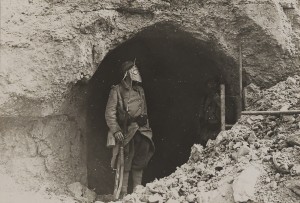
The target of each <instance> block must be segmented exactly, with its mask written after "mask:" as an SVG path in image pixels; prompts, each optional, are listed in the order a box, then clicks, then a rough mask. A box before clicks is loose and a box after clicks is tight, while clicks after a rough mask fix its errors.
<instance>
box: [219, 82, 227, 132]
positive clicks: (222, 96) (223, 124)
mask: <svg viewBox="0 0 300 203" xmlns="http://www.w3.org/2000/svg"><path fill="white" fill-rule="evenodd" d="M220 95H221V131H224V130H226V123H225V122H226V121H225V85H224V84H221V85H220Z"/></svg>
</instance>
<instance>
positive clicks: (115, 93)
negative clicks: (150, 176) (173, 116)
mask: <svg viewBox="0 0 300 203" xmlns="http://www.w3.org/2000/svg"><path fill="white" fill-rule="evenodd" d="M126 110H128V114H129V116H130V117H131V118H136V117H137V116H139V115H141V114H147V105H146V99H145V94H144V90H143V88H142V87H141V86H138V85H134V86H133V87H132V88H130V86H129V85H127V84H126V82H125V81H124V80H122V81H121V83H120V84H118V85H115V86H113V87H112V89H111V91H110V94H109V98H108V102H107V105H106V111H105V119H106V123H107V125H108V127H109V131H108V138H107V147H113V156H112V160H111V166H112V167H113V168H114V167H115V162H116V157H117V155H118V150H119V144H118V143H116V141H115V138H114V134H115V133H116V132H119V131H121V132H122V133H123V134H124V129H123V128H124V127H123V122H124V117H125V111H126ZM137 130H138V131H140V132H141V134H142V135H144V136H145V137H147V138H148V139H149V140H150V141H151V144H152V147H151V148H152V150H151V152H150V153H149V155H148V156H149V157H146V158H149V159H150V158H151V157H152V155H153V153H154V150H155V148H154V144H153V141H152V130H151V128H150V127H149V122H148V121H147V124H146V125H145V126H143V127H139V126H138V124H137V123H136V122H131V123H130V124H129V125H128V130H127V131H128V132H127V134H126V135H125V140H124V145H126V144H128V143H129V142H130V140H131V139H132V138H133V136H134V134H135V133H136V131H137Z"/></svg>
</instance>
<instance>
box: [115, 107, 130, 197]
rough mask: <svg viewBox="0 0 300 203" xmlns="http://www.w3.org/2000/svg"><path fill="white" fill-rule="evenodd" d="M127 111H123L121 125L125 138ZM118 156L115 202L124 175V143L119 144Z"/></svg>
mask: <svg viewBox="0 0 300 203" xmlns="http://www.w3.org/2000/svg"><path fill="white" fill-rule="evenodd" d="M128 117H129V114H128V111H125V119H124V123H123V131H124V133H123V135H124V136H125V137H126V134H127V132H128V129H127V123H128ZM119 145H120V147H119V155H118V163H117V171H116V176H115V187H114V198H115V200H117V199H119V196H120V192H121V188H122V185H123V175H124V142H123V141H122V142H120V143H119Z"/></svg>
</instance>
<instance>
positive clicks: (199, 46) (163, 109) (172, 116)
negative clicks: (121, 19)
mask: <svg viewBox="0 0 300 203" xmlns="http://www.w3.org/2000/svg"><path fill="white" fill-rule="evenodd" d="M135 58H136V63H137V66H138V67H139V69H140V72H141V75H142V79H143V87H144V90H145V94H146V99H147V106H148V114H149V121H150V125H151V128H152V130H153V134H154V138H153V140H154V143H155V145H156V152H155V155H154V157H153V158H152V160H151V162H150V163H149V166H148V168H147V169H146V170H145V173H144V177H143V182H144V183H146V182H149V181H151V180H154V179H155V178H161V177H164V176H166V175H169V174H170V173H172V172H173V171H174V170H175V169H176V167H177V166H180V165H182V164H183V163H185V162H186V161H187V160H188V158H189V155H190V148H191V146H192V145H193V144H194V143H201V144H205V141H203V139H201V137H202V138H203V135H202V134H201V131H200V132H199V119H198V112H199V109H200V108H203V107H201V105H200V103H201V102H202V101H203V99H204V98H205V97H206V96H207V95H208V94H210V93H211V91H212V90H209V89H208V83H209V82H210V81H216V82H217V83H218V85H219V84H220V83H225V85H226V91H227V93H226V94H227V95H226V98H227V99H226V108H227V110H226V112H227V117H226V120H227V123H234V122H235V120H236V118H235V108H234V106H235V100H234V95H235V94H236V93H237V92H236V90H235V89H234V88H235V87H237V86H238V85H237V84H238V83H237V79H236V78H234V77H235V71H236V68H237V66H236V64H235V62H234V60H233V59H231V58H229V57H227V56H225V55H224V54H223V53H222V52H221V51H218V50H217V49H216V48H215V45H214V44H212V43H209V42H203V41H200V40H197V39H195V38H193V37H192V36H190V35H189V34H188V33H186V32H183V31H180V30H178V29H176V28H175V27H173V26H170V25H157V26H153V27H151V28H147V29H145V30H144V31H142V32H140V33H138V34H137V35H136V36H135V37H134V38H132V39H130V40H128V41H126V42H125V43H123V44H122V45H120V46H118V47H117V48H115V49H114V50H112V51H111V52H110V53H109V54H107V56H106V57H105V59H104V60H103V62H102V63H101V64H100V65H99V67H98V70H97V71H96V73H95V74H94V76H93V78H92V79H91V80H90V82H89V89H88V91H89V98H88V109H87V135H88V138H87V139H88V140H87V142H88V146H87V156H88V157H87V161H88V163H87V164H88V182H89V187H90V188H95V189H96V192H97V193H98V194H109V193H112V191H113V183H114V174H113V171H112V170H111V168H110V158H111V151H110V149H107V148H106V137H107V130H108V128H107V126H106V122H105V118H104V112H105V107H106V103H107V99H108V94H109V91H110V88H111V86H112V85H114V84H118V83H119V82H120V81H121V79H122V75H121V72H120V66H121V64H122V63H123V62H124V61H125V60H133V59H135ZM214 91H215V92H218V91H219V90H218V89H215V90H214Z"/></svg>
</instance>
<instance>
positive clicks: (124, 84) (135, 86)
mask: <svg viewBox="0 0 300 203" xmlns="http://www.w3.org/2000/svg"><path fill="white" fill-rule="evenodd" d="M121 85H122V86H123V87H125V88H126V89H127V90H130V89H131V88H130V85H129V84H127V83H126V81H125V80H124V79H123V80H122V81H121ZM138 86H139V84H138V83H136V82H133V83H132V89H134V90H137V89H138Z"/></svg>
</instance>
